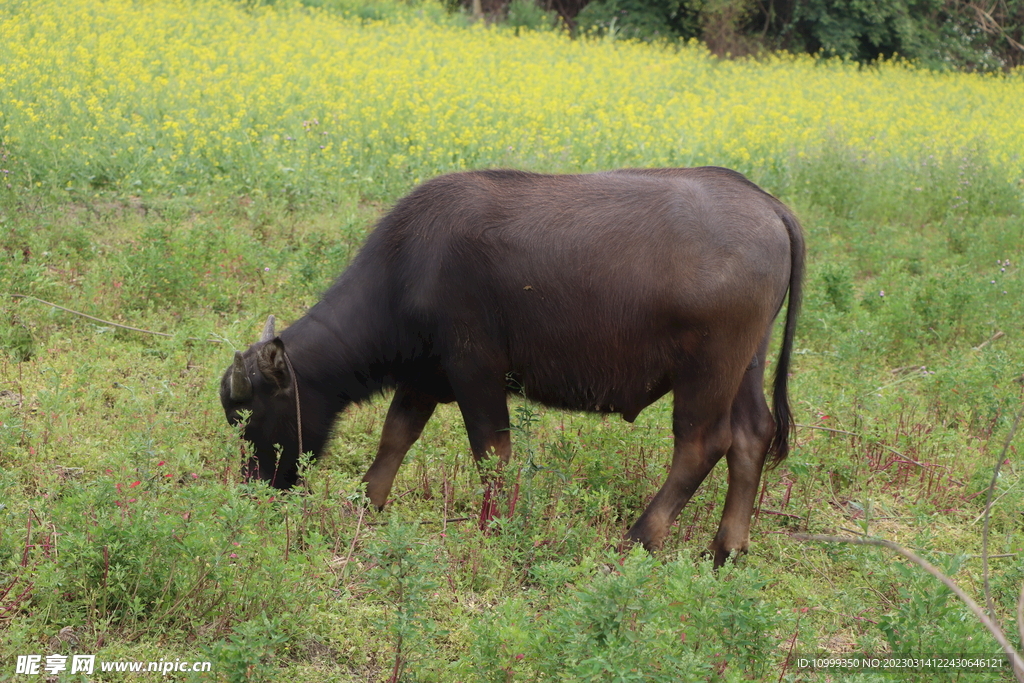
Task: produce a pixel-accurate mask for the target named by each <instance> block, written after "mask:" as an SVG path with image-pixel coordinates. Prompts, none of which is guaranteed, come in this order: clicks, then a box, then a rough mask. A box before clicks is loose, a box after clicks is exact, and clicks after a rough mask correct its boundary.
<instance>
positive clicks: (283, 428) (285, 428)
mask: <svg viewBox="0 0 1024 683" xmlns="http://www.w3.org/2000/svg"><path fill="white" fill-rule="evenodd" d="M220 402H221V404H222V405H223V406H224V414H225V415H226V416H227V418H228V422H230V423H231V424H232V425H237V424H239V423H240V422H241V421H242V420H243V415H242V411H248V412H247V414H248V421H247V422H246V425H245V428H244V431H243V436H244V437H245V439H246V440H247V441H249V442H250V443H251V444H252V451H251V457H250V458H249V461H248V462H247V463H245V465H244V467H243V475H244V476H245V478H246V479H251V478H259V479H262V480H264V481H267V482H269V483H270V484H271V486H275V487H277V488H288V487H290V486H292V485H293V484H294V483H295V479H296V477H297V476H298V472H297V464H298V456H299V439H298V419H297V411H296V401H295V386H294V382H293V380H292V374H291V372H290V370H289V367H288V361H287V360H286V358H285V352H284V343H283V342H282V341H281V338H280V337H277V336H276V335H275V333H274V316H270V317H268V318H267V323H266V325H265V326H264V328H263V334H262V335H261V336H260V340H259V341H258V342H256V343H255V344H253V345H252V346H250V347H249V348H248V349H246V351H245V352H244V353H243V352H241V351H235V358H234V361H233V362H232V363H231V367H229V368H228V369H227V371H226V372H225V373H224V376H223V377H222V378H221V381H220Z"/></svg>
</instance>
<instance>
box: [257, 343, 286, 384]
mask: <svg viewBox="0 0 1024 683" xmlns="http://www.w3.org/2000/svg"><path fill="white" fill-rule="evenodd" d="M256 367H257V368H259V371H260V373H261V374H262V375H263V377H264V378H265V379H266V380H267V381H268V382H271V383H272V384H274V385H276V386H277V388H278V389H287V388H288V386H289V385H290V384H291V382H292V378H291V373H289V372H288V362H287V361H286V360H285V359H284V342H282V341H281V338H280V337H275V338H274V339H271V340H270V341H268V342H267V343H266V344H263V345H262V346H260V347H259V348H258V349H257V350H256Z"/></svg>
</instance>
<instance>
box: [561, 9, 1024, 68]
mask: <svg viewBox="0 0 1024 683" xmlns="http://www.w3.org/2000/svg"><path fill="white" fill-rule="evenodd" d="M574 21H575V24H576V25H577V27H578V28H579V29H580V30H581V31H582V32H584V33H590V34H598V35H611V36H615V37H618V38H626V39H629V38H639V39H643V40H653V39H684V40H687V39H690V38H698V39H700V40H702V41H704V42H705V43H707V45H708V46H709V47H710V48H711V50H712V52H714V53H715V54H718V55H721V56H725V55H729V54H731V55H734V56H742V55H747V54H752V53H757V52H759V51H762V50H765V49H778V48H782V49H787V50H791V51H794V52H809V53H811V54H818V55H822V56H825V57H842V58H844V59H850V60H853V61H856V62H860V63H869V62H872V61H874V60H876V59H879V58H892V57H895V56H897V55H898V56H899V57H901V58H903V59H908V60H911V61H913V62H917V63H920V64H922V65H924V66H927V67H929V68H934V69H968V70H977V71H994V70H999V69H1010V68H1012V67H1014V66H1017V65H1020V64H1024V49H1022V48H1021V43H1024V0H1005V1H1003V2H998V3H991V5H984V6H983V5H981V4H980V3H972V2H962V1H961V0H895V1H889V0H769V1H768V2H751V1H750V0H670V1H668V2H659V1H658V0H593V1H592V2H589V3H586V4H585V6H584V7H583V8H582V10H581V11H580V12H579V13H578V15H576V16H575V19H574Z"/></svg>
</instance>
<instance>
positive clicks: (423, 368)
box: [221, 167, 804, 564]
mask: <svg viewBox="0 0 1024 683" xmlns="http://www.w3.org/2000/svg"><path fill="white" fill-rule="evenodd" d="M803 268H804V243H803V236H802V234H801V230H800V226H799V223H798V222H797V220H796V218H794V217H793V215H792V213H790V211H789V210H788V209H787V208H786V207H785V206H784V205H782V204H781V203H780V202H779V201H778V200H776V199H775V198H774V197H772V196H771V195H769V194H767V193H766V192H764V191H762V190H761V189H759V188H758V187H757V186H756V185H754V184H753V183H751V182H750V181H748V180H747V179H746V178H744V177H743V176H741V175H740V174H738V173H735V172H734V171H729V170H726V169H721V168H713V167H705V168H694V169H627V170H621V171H613V172H607V173H596V174H591V175H560V176H552V175H536V174H531V173H523V172H518V171H478V172H471V173H459V174H453V175H447V176H441V177H439V178H435V179H434V180H431V181H429V182H427V183H424V184H423V185H421V186H419V187H418V188H416V189H415V190H414V191H413V192H412V193H411V194H409V195H408V196H407V197H405V198H404V199H402V200H401V201H399V202H398V204H397V205H396V206H395V207H394V209H393V210H392V211H391V212H390V213H389V214H388V215H386V216H385V217H384V218H383V219H382V220H381V222H380V224H379V225H378V227H377V229H376V230H375V231H374V232H373V234H372V235H371V236H370V238H369V239H368V240H367V243H366V245H365V246H364V247H363V249H362V251H361V252H360V253H359V255H358V256H357V257H356V258H355V260H354V261H353V262H352V264H351V266H350V267H349V268H348V270H346V271H345V273H344V274H343V275H342V276H341V277H340V278H339V279H338V281H337V282H336V283H335V284H334V286H333V287H331V289H330V290H328V292H327V293H326V294H325V295H324V297H323V299H322V300H321V301H320V302H319V303H318V304H316V305H315V306H314V307H313V308H311V309H310V310H309V312H308V313H306V315H305V316H304V317H303V318H302V319H300V320H299V321H297V322H296V323H295V324H293V325H292V326H291V327H289V328H288V329H287V330H285V331H284V332H282V333H281V335H280V336H279V337H277V338H275V339H273V340H271V341H263V342H260V343H257V344H255V345H253V346H252V347H251V348H249V349H248V350H247V351H246V352H245V353H244V354H242V359H241V361H238V360H236V366H237V364H238V363H239V362H241V363H242V366H241V367H242V369H241V370H239V369H238V368H237V367H235V368H234V369H229V370H228V372H227V373H226V374H225V377H224V381H223V383H222V391H221V394H222V401H223V403H224V408H225V411H226V413H227V415H228V418H229V420H232V421H235V420H237V416H238V410H240V409H245V410H250V411H252V418H251V420H250V423H249V425H248V427H247V428H246V431H245V435H246V437H247V438H248V439H249V440H251V441H252V442H253V445H254V448H255V455H254V459H253V461H252V462H250V463H249V465H248V472H249V473H250V474H253V475H257V476H259V477H260V478H262V479H266V480H269V481H272V482H273V484H274V485H275V486H278V487H288V486H291V485H292V484H293V483H294V482H295V479H296V460H297V448H298V447H297V430H296V415H295V399H294V392H295V384H296V382H295V377H292V376H291V373H290V372H288V371H287V369H286V366H285V365H284V364H283V363H282V362H281V354H282V353H284V352H287V354H288V357H290V359H291V361H292V363H293V368H294V374H295V376H297V380H298V381H297V384H298V388H299V391H300V394H301V410H302V422H303V424H302V438H303V443H304V448H305V449H306V450H307V451H312V453H313V454H314V455H316V454H319V452H320V451H321V450H322V448H323V446H324V444H325V442H326V440H327V437H328V434H329V432H330V427H331V424H332V422H333V420H334V418H335V416H336V415H337V414H338V412H339V411H341V410H342V409H344V407H345V406H346V405H348V404H349V403H351V402H353V401H361V400H364V399H366V398H368V397H370V396H371V395H373V394H374V393H377V392H380V391H381V390H382V389H385V388H389V387H394V388H395V389H396V391H395V395H394V398H393V399H392V403H391V408H390V410H389V411H388V415H387V418H386V420H385V422H384V428H383V433H382V435H381V442H380V446H379V448H378V451H377V457H376V459H375V460H374V462H373V464H372V465H371V467H370V469H369V471H368V472H367V474H366V477H365V481H366V483H367V493H368V495H369V497H370V500H371V501H372V502H373V503H374V504H375V505H377V506H383V505H384V503H385V501H386V500H387V496H388V493H389V492H390V490H391V485H392V482H393V481H394V477H395V474H396V472H397V471H398V467H399V465H400V464H401V462H402V459H403V458H404V456H405V454H406V452H407V451H408V449H409V447H410V446H411V445H412V444H413V442H415V440H416V439H417V438H418V437H419V435H420V433H421V431H422V429H423V426H424V424H425V423H426V421H427V420H428V419H429V418H430V415H431V414H432V412H433V410H434V407H435V406H436V405H437V403H438V402H448V401H453V400H454V401H458V403H459V407H460V409H461V410H462V414H463V417H464V419H465V422H466V430H467V432H468V435H469V441H470V446H471V448H472V451H473V455H474V456H475V457H476V459H477V460H478V461H479V460H481V459H483V458H486V457H488V456H489V455H490V454H492V453H493V454H497V455H498V457H500V458H501V459H502V460H503V461H505V460H507V459H508V458H509V456H510V454H511V442H510V438H509V431H508V427H509V416H508V409H507V407H506V391H507V385H508V381H507V379H508V378H509V377H512V378H514V381H515V383H516V384H517V385H518V386H519V387H520V388H521V389H522V391H523V393H525V395H526V396H527V397H528V398H530V399H533V400H535V401H539V402H541V403H543V404H545V405H549V406H554V407H557V408H565V409H569V410H586V411H596V412H605V413H620V414H621V415H622V416H623V418H624V419H626V420H628V421H632V420H634V419H635V418H636V416H637V415H638V414H639V413H640V411H641V410H643V409H644V408H645V407H647V406H648V405H650V404H651V403H652V402H654V401H655V400H657V399H658V398H659V397H661V396H663V395H664V394H665V393H667V392H668V391H672V392H673V393H674V401H675V404H674V410H673V424H672V428H673V433H674V435H675V446H674V452H673V457H672V467H671V471H670V472H669V476H668V479H667V481H666V482H665V485H664V486H663V487H662V488H661V490H660V491H659V492H658V493H657V495H656V496H655V497H654V499H653V500H652V501H651V504H650V505H649V507H648V508H647V510H646V511H645V512H644V513H643V515H641V517H640V519H639V520H638V521H637V522H636V524H634V525H633V527H632V528H631V529H630V530H629V532H628V533H627V538H629V539H632V540H636V541H639V542H641V543H643V545H644V546H646V547H647V548H650V549H654V548H659V547H660V546H661V545H662V543H663V541H664V539H665V537H666V535H667V534H668V531H669V527H670V525H671V524H672V522H673V521H674V520H675V518H676V517H677V515H678V514H679V512H680V510H681V509H682V507H683V506H684V505H685V504H686V502H687V501H688V500H689V499H690V497H691V496H692V495H693V493H694V491H696V489H697V487H698V486H699V485H700V483H701V482H702V481H703V480H704V478H705V476H707V474H708V472H709V471H710V470H711V468H712V467H713V466H714V465H715V463H716V462H717V461H718V460H720V459H721V457H722V456H723V455H724V456H725V457H726V461H727V463H728V467H729V490H728V493H727V496H726V503H725V510H724V513H723V516H722V523H721V526H720V528H719V531H718V535H717V536H716V537H715V539H714V541H713V542H712V543H711V551H712V552H713V553H714V556H715V562H716V563H717V564H721V563H722V562H724V561H725V558H726V557H727V556H728V555H729V553H730V552H733V551H740V552H742V551H743V550H745V549H746V548H747V545H748V542H749V540H748V531H749V527H750V517H751V513H752V510H753V505H754V497H755V495H756V492H757V487H758V482H759V481H760V476H761V471H762V467H763V465H764V462H765V459H766V456H768V455H771V457H772V458H773V459H774V460H775V461H779V460H781V459H782V458H784V457H785V456H786V452H787V443H788V437H789V433H790V423H791V417H790V412H789V405H788V401H787V396H786V394H787V391H786V378H787V372H788V368H789V359H790V352H791V349H792V344H793V334H794V331H795V325H796V315H797V310H798V308H799V301H800V283H801V278H802V275H803ZM787 291H788V292H789V307H788V312H787V316H786V325H785V333H784V337H783V342H782V348H781V352H780V357H779V361H778V364H777V370H776V377H775V384H774V388H773V398H774V404H775V415H774V417H773V416H772V413H771V412H770V411H769V409H768V405H767V403H766V402H765V398H764V393H763V374H764V365H765V353H766V350H767V346H768V339H769V336H770V333H771V325H772V321H773V319H774V318H775V316H776V314H777V313H778V312H779V310H780V308H781V307H782V305H783V303H784V301H785V298H786V293H787ZM246 379H247V380H248V383H249V385H251V391H248V392H247V391H245V390H244V386H245V380H246ZM240 383H241V384H240ZM239 385H240V386H242V389H239V390H235V389H233V387H236V386H239ZM232 391H235V395H236V396H237V397H238V398H239V399H241V400H233V399H232ZM274 444H279V445H280V448H281V454H282V455H281V458H280V462H278V463H275V451H274Z"/></svg>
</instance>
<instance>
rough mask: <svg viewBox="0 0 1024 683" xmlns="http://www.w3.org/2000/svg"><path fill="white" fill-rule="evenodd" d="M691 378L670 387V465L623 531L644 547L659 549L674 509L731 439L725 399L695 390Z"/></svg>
mask: <svg viewBox="0 0 1024 683" xmlns="http://www.w3.org/2000/svg"><path fill="white" fill-rule="evenodd" d="M695 384H696V383H695V382H688V383H686V384H677V385H676V386H675V387H674V388H673V392H674V400H675V406H674V408H673V411H672V433H673V435H674V436H675V448H674V450H673V452H672V467H671V468H670V469H669V473H668V479H667V480H666V481H665V484H664V485H663V486H662V487H661V489H660V490H659V491H658V493H657V494H656V495H655V496H654V499H653V500H652V501H651V504H650V505H648V506H647V509H646V510H644V513H643V514H642V515H641V516H640V519H638V520H637V521H636V523H635V524H634V525H633V527H632V528H631V529H630V530H629V531H628V532H627V533H626V539H627V540H630V541H636V542H639V543H642V544H643V546H644V547H645V548H647V549H648V550H659V549H661V546H662V544H663V543H664V542H665V538H666V537H667V536H668V533H669V529H670V527H671V526H672V523H673V522H674V521H675V519H676V517H678V516H679V512H680V511H681V510H682V509H683V507H684V506H685V505H686V504H687V503H688V502H689V501H690V498H691V497H692V496H693V494H694V493H695V492H696V491H697V488H698V487H699V486H700V485H701V482H703V481H704V479H705V477H707V476H708V473H709V472H711V469H712V468H713V467H714V466H715V464H716V463H717V462H718V461H719V460H721V459H722V456H723V455H725V453H726V451H728V450H729V446H730V445H731V441H732V429H731V428H730V419H729V407H730V406H729V403H728V402H725V401H722V400H721V399H720V398H717V397H714V396H712V392H711V391H709V390H704V391H697V392H694V391H693V387H694V385H695ZM705 386H708V384H705Z"/></svg>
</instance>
